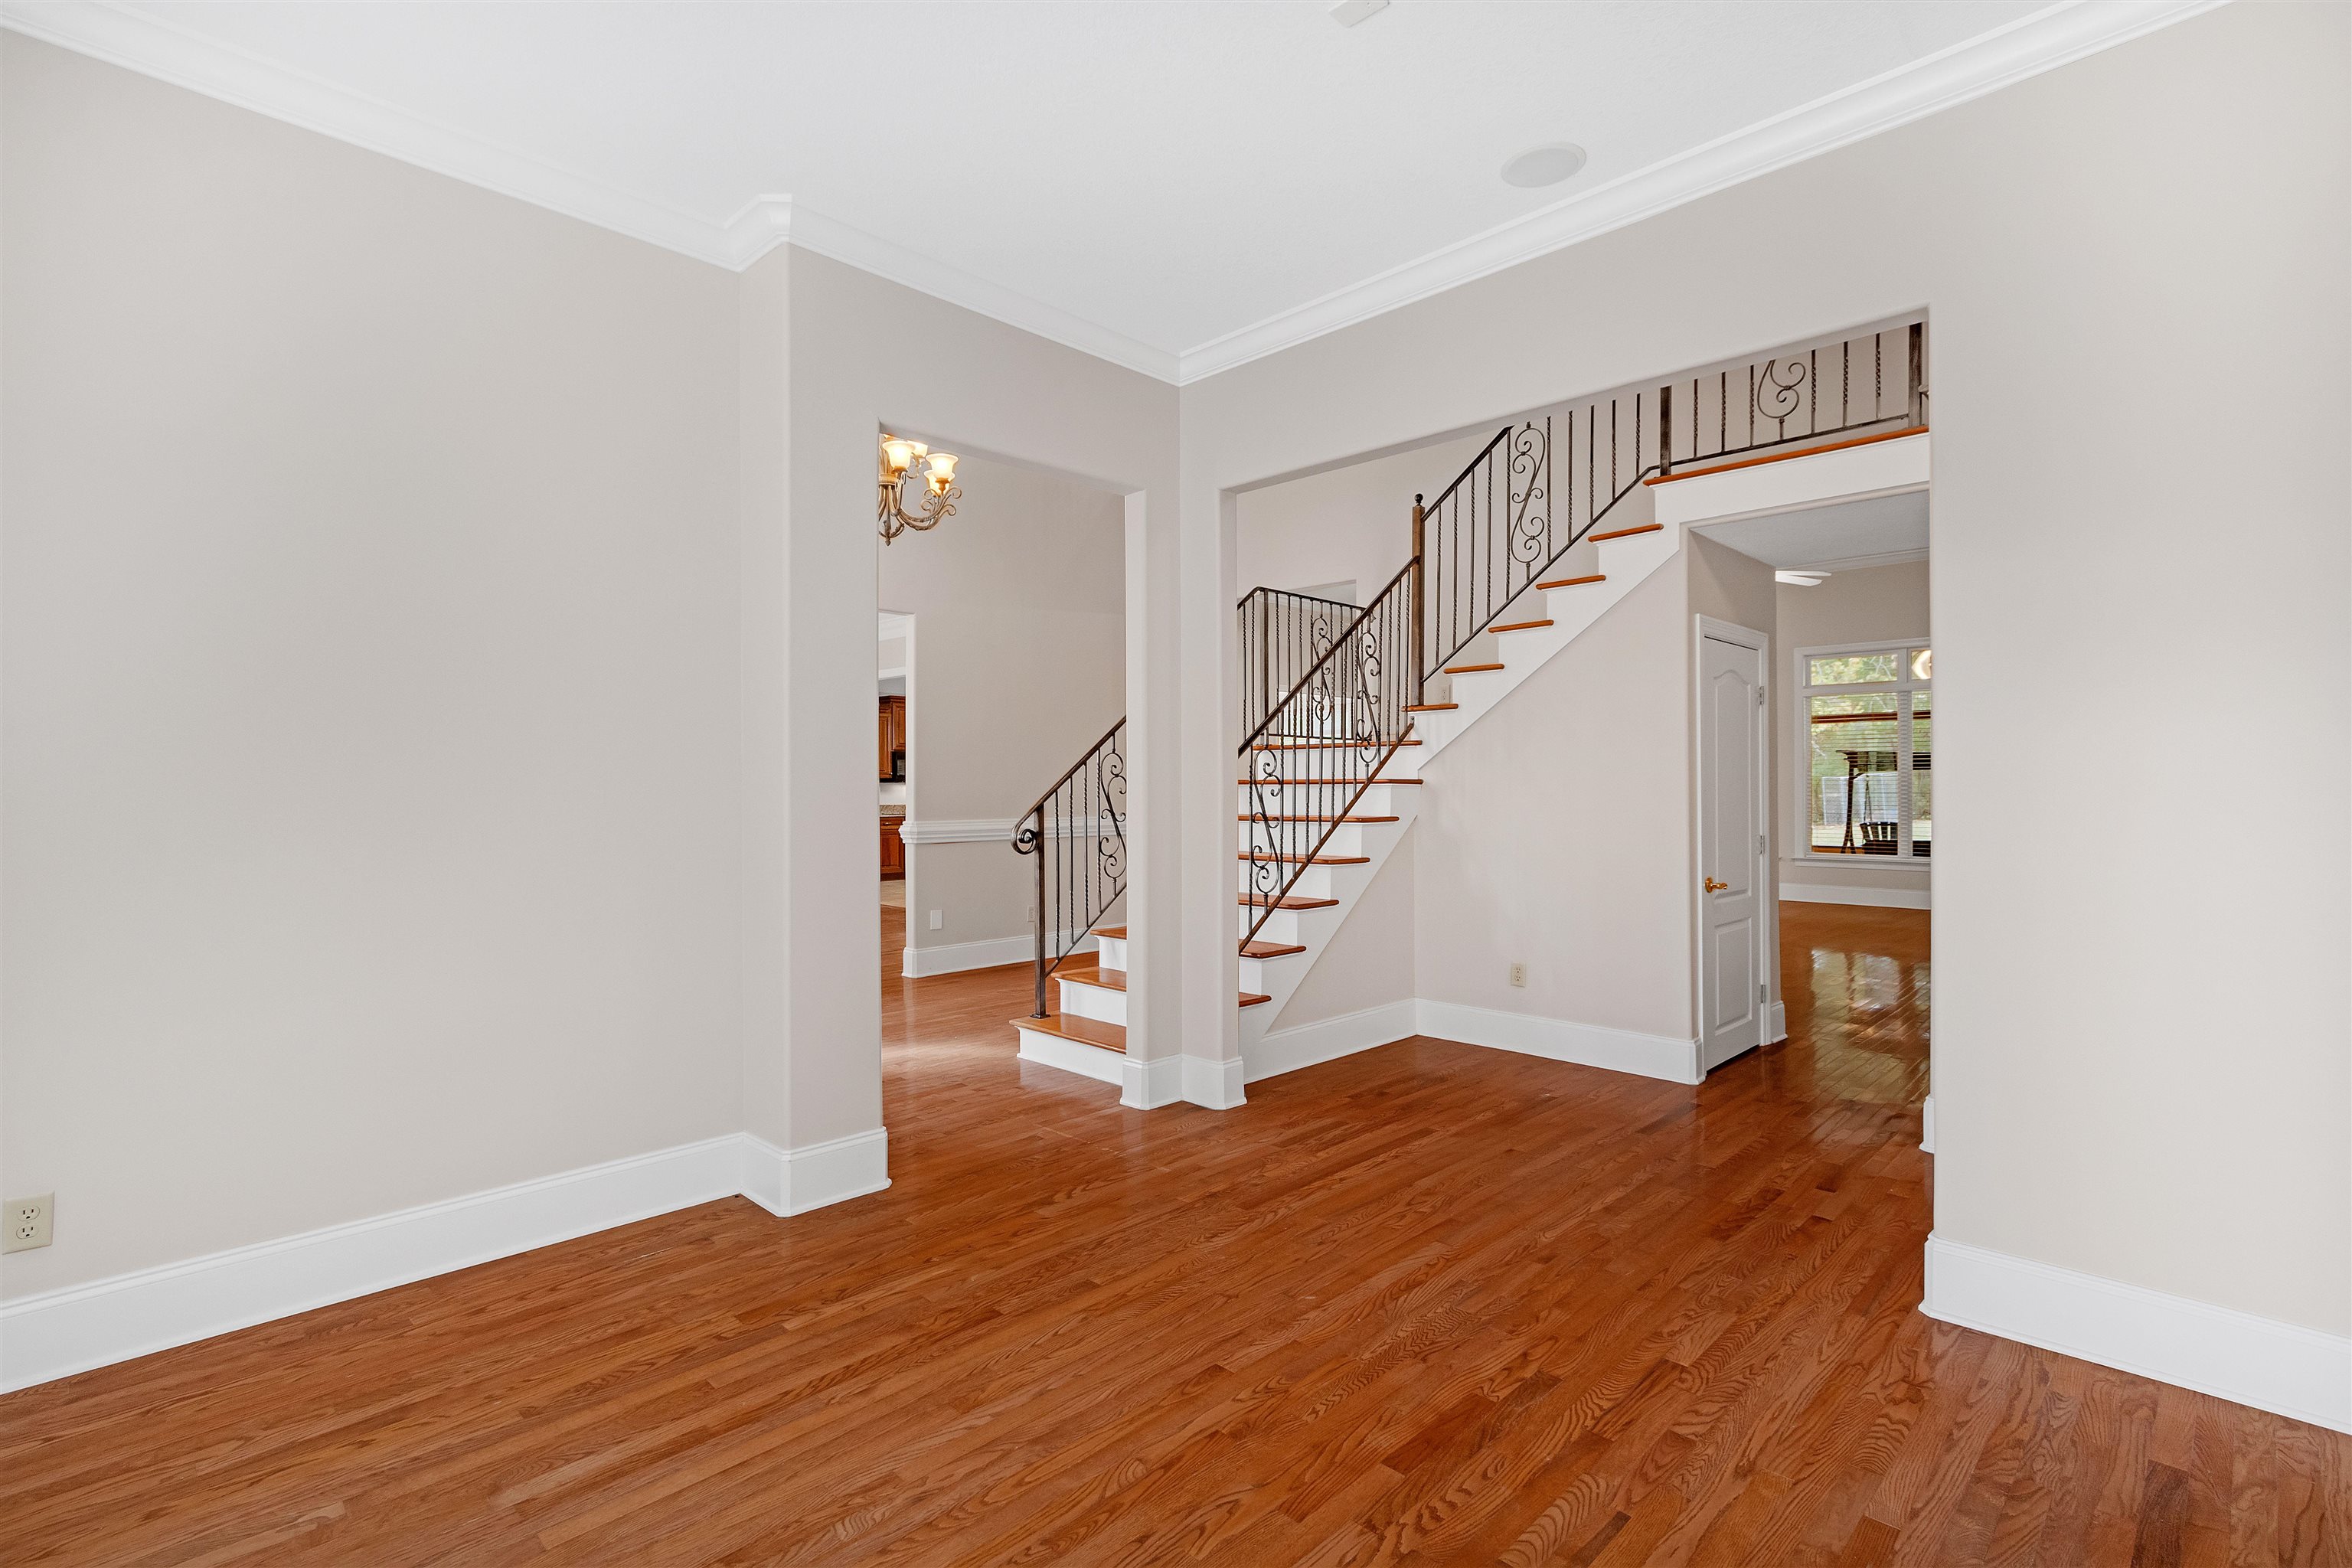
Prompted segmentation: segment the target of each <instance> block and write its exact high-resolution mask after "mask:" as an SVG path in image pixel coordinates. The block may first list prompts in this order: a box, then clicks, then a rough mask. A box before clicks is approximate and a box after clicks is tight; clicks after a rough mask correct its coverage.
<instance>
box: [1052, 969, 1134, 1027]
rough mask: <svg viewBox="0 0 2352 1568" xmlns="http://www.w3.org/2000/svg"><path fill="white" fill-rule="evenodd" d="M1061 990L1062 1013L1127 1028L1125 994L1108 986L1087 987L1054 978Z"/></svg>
mask: <svg viewBox="0 0 2352 1568" xmlns="http://www.w3.org/2000/svg"><path fill="white" fill-rule="evenodd" d="M1055 982H1056V983H1057V984H1059V985H1060V986H1061V988H1062V1011H1063V1012H1064V1013H1065V1014H1066V1015H1067V1016H1070V1017H1073V1018H1092V1019H1093V1020H1094V1021H1095V1022H1097V1023H1098V1024H1117V1025H1118V1026H1119V1027H1120V1028H1122V1029H1123V1028H1125V1027H1127V993H1126V992H1124V991H1118V990H1114V989H1112V988H1111V987H1110V986H1108V985H1089V984H1087V983H1086V982H1084V981H1082V980H1066V979H1063V978H1062V977H1061V976H1059V975H1056V976H1055Z"/></svg>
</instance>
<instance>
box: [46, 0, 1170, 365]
mask: <svg viewBox="0 0 2352 1568" xmlns="http://www.w3.org/2000/svg"><path fill="white" fill-rule="evenodd" d="M0 27H6V28H8V29H10V30H12V31H15V32H18V33H22V34H24V35H25V36H26V37H33V38H38V39H41V40H42V41H43V42H45V43H50V44H55V45H57V46H58V47H60V48H67V49H71V50H73V51H74V52H75V53H77V54H83V55H88V56H89V57H90V58H93V59H100V60H103V61H105V62H106V63H108V64H109V65H115V66H121V68H124V69H126V70H132V71H137V72H138V73H139V74H141V75H142V76H150V77H153V78H155V79H158V80H161V81H167V82H170V83H172V84H173V86H175V87H183V88H186V89H188V90H189V91H191V92H197V93H202V94H203V95H204V96H205V97H206V98H212V99H217V100H220V101H222V102H224V103H230V104H235V105H236V107H238V108H240V109H247V110H252V111H253V112H254V113H256V114H261V115H266V116H268V118H269V119H272V120H277V121H284V122H285V123H287V124H289V125H296V126H299V127H301V128H302V129H303V130H305V131H314V132H318V133H319V134H320V135H322V136H330V137H332V138H334V139H335V140H336V141H338V142H349V143H351V144H352V145H353V146H355V147H363V148H365V149H367V150H368V151H369V152H372V153H382V154H383V155H384V156H385V157H387V158H396V159H398V160H399V161H400V162H402V163H412V164H415V166H416V167H418V168H421V169H429V170H431V171H432V172H433V173H435V174H446V175H447V176H448V177H449V178H451V179H453V180H460V181H463V182H464V183H466V184H469V185H478V186H479V187H481V188H482V189H484V190H488V191H495V192H497V193H498V194H499V195H505V196H512V197H514V198H515V199H516V200H518V201H523V202H529V203H530V204H531V205H533V206H538V207H544V208H546V209H547V210H549V211H550V212H556V213H562V215H563V216H566V217H572V218H577V219H579V220H580V221H581V222H583V223H589V224H593V225H595V226H597V227H599V228H605V229H611V230H613V231H614V233H617V234H625V235H627V236H628V237H631V238H633V239H641V240H644V241H645V242H646V244H648V245H656V246H659V247H662V248H663V249H665V250H670V251H675V252H677V254H679V255H681V256H689V257H692V258H694V259H696V260H698V261H707V262H709V263H711V264H712V265H713V266H718V267H724V268H728V269H729V270H730V271H736V272H740V271H741V270H743V269H744V268H747V267H749V266H751V264H752V263H753V262H755V261H757V260H759V259H760V258H761V257H763V256H765V255H767V254H768V252H769V251H771V250H773V249H774V248H775V247H777V246H779V245H783V244H786V243H790V244H793V245H797V246H800V247H803V249H807V250H813V251H814V252H816V253H817V254H818V255H820V256H826V257H830V258H833V259H834V260H835V261H840V262H844V263H846V264H847V265H849V266H851V267H855V268H858V269H859V270H861V271H865V272H871V273H874V274H876V275H877V277H882V278H887V279H889V280H890V281H892V282H894V283H899V284H903V285H905V286H906V287H908V288H909V289H915V290H917V291H918V292H919V293H924V294H929V295H932V296H933V297H935V298H938V299H940V300H946V301H948V302H949V303H950V304H952V305H961V306H962V307H963V308H964V309H966V310H973V311H977V312H978V313H980V314H981V315H983V316H989V317H992V318H993V319H995V320H997V321H1003V322H1004V323H1005V324H1006V325H1008V326H1013V327H1018V328H1020V329H1021V330H1022V331H1026V332H1033V333H1034V334H1036V335H1037V336H1039V337H1042V338H1047V339H1050V340H1052V341H1053V342H1058V343H1061V344H1063V345H1064V346H1065V347H1067V348H1073V349H1076V350H1077V351H1079V352H1080V353H1088V354H1092V355H1094V356H1095V357H1096V358H1097V359H1104V360H1108V361H1109V362H1111V363H1113V364H1118V365H1124V366H1126V367H1127V368H1128V369H1129V370H1133V371H1139V372H1140V373H1141V374H1145V375H1149V376H1151V377H1153V378H1154V379H1156V380H1160V381H1173V380H1175V379H1176V355H1175V354H1174V353H1171V351H1169V350H1166V349H1158V348H1153V347H1152V346H1150V344H1148V343H1142V342H1137V341H1136V340H1134V339H1133V338H1129V337H1127V336H1126V335H1124V334H1122V333H1119V332H1116V331H1112V330H1111V329H1109V328H1108V327H1105V326H1101V325H1098V324H1097V323H1096V322H1093V321H1087V320H1084V319H1083V318H1081V317H1078V316H1075V315H1072V314H1071V313H1070V312H1068V311H1066V310H1059V309H1056V308H1055V307H1054V306H1052V305H1048V304H1045V302H1043V301H1042V300H1032V299H1030V298H1028V297H1027V296H1026V295H1024V294H1021V293H1019V292H1017V291H1015V290H1013V289H1006V288H1003V287H1002V286H1000V285H998V284H995V283H992V282H990V281H988V280H987V279H983V278H976V277H974V276H972V275H971V273H968V272H965V271H963V270H961V268H955V267H951V266H950V265H948V264H947V263H945V262H941V261H935V260H933V259H931V258H929V257H925V256H919V255H917V254H916V253H914V252H913V251H910V250H908V249H905V248H904V247H899V246H897V245H893V244H891V243H890V242H889V241H887V240H885V239H881V238H877V237H875V236H873V235H870V234H866V233H865V232H864V231H862V230H859V229H856V228H852V227H851V226H849V225H847V224H845V223H840V222H837V221H835V219H832V218H829V217H826V216H824V215H822V214H820V213H815V212H812V211H811V210H810V209H809V208H808V207H806V206H805V205H800V204H797V203H795V202H794V201H793V198H792V197H791V196H790V195H760V196H755V197H753V198H752V199H751V201H749V202H747V203H745V204H744V205H743V206H742V208H741V209H740V210H739V211H738V212H737V213H736V214H735V215H734V216H732V217H730V218H728V219H727V220H725V221H724V222H719V221H714V220H712V219H709V218H706V217H700V216H696V215H694V214H691V213H684V212H679V211H677V209H675V208H672V207H668V206H665V205H662V204H661V203H659V202H654V201H649V200H647V199H646V198H645V197H643V196H639V195H635V194H633V193H631V192H628V191H624V190H621V189H619V188H617V187H615V186H613V185H608V184H604V183H603V182H602V181H599V180H594V179H591V178H589V177H588V176H586V175H584V174H575V173H573V172H572V171H571V170H569V169H564V168H562V167H559V166H558V165H556V164H553V163H548V162H546V161H545V160H544V159H541V158H538V157H535V156H533V155H531V154H530V153H520V152H517V151H516V150H514V149H513V148H510V147H504V146H500V145H499V144H498V143H497V142H490V141H488V140H486V139H484V138H482V137H478V136H476V135H474V134H472V133H471V132H464V131H459V130H457V129H456V128H454V127H452V126H448V125H444V124H442V123H440V122H439V121H434V120H429V119H427V118H425V116H423V115H419V114H415V113H412V112H411V111H409V110H404V109H401V108H397V107H395V106H394V105H392V104H388V103H384V102H383V101H381V100H377V99H373V98H370V97H368V96H367V95H365V94H363V93H359V92H354V91H352V90H351V89H348V88H344V87H340V86H337V85H336V84H334V83H333V82H330V81H327V80H324V79H320V78H319V77H316V76H312V75H311V74H310V73H309V72H307V71H301V70H297V69H295V68H291V67H289V66H285V65H281V64H278V63H277V62H276V61H272V60H268V59H264V58H261V57H259V56H257V55H254V54H251V53H249V52H247V51H246V50H244V49H240V48H236V47H233V46H231V45H227V44H224V43H221V42H219V41H217V40H215V39H212V38H207V37H202V36H200V35H198V34H195V33H192V32H190V31H188V30H187V29H185V28H184V27H181V26H177V25H176V24H174V23H173V22H172V21H170V20H169V19H167V18H166V17H164V16H156V15H154V14H152V13H150V12H145V11H133V10H131V9H128V8H127V7H125V6H123V5H119V4H116V3H115V0H5V4H0Z"/></svg>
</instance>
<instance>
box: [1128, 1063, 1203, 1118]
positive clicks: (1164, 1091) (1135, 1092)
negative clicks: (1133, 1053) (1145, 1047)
mask: <svg viewBox="0 0 2352 1568" xmlns="http://www.w3.org/2000/svg"><path fill="white" fill-rule="evenodd" d="M1185 1060H1186V1058H1182V1057H1155V1058H1152V1059H1151V1060H1150V1061H1144V1062H1139V1061H1138V1060H1136V1059H1135V1058H1133V1057H1129V1058H1126V1060H1125V1061H1124V1062H1122V1063H1121V1064H1120V1078H1119V1089H1118V1102H1119V1103H1120V1104H1121V1105H1124V1106H1127V1107H1129V1109H1131V1110H1158V1109H1159V1108H1160V1107H1161V1106H1163V1105H1173V1104H1175V1103H1176V1102H1177V1101H1178V1100H1182V1099H1183V1098H1184V1080H1185V1079H1186V1077H1187V1076H1188V1075H1187V1073H1186V1071H1185Z"/></svg>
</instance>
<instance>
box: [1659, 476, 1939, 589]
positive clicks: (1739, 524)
mask: <svg viewBox="0 0 2352 1568" xmlns="http://www.w3.org/2000/svg"><path fill="white" fill-rule="evenodd" d="M1691 531H1692V532H1694V533H1703V534H1705V535H1706V536H1707V537H1708V538H1709V539H1712V540H1714V541H1715V542H1717V544H1726V545H1729V546H1730V547H1731V548H1732V549H1734V550H1737V551H1738V552H1740V553H1741V554H1742V555H1747V556H1751V557H1753V558H1754V559H1756V560H1758V561H1761V562H1762V563H1764V564H1765V565H1767V566H1770V567H1773V568H1775V569H1779V570H1786V569H1788V568H1790V567H1792V566H1817V567H1822V568H1825V569H1827V570H1830V571H1832V572H1839V571H1844V572H1851V571H1854V570H1856V569H1858V568H1860V567H1864V566H1888V565H1892V564H1894V563H1895V562H1897V561H1924V560H1926V559H1927V491H1926V490H1924V489H1916V490H1904V491H1900V492H1898V493H1896V494H1894V495H1884V496H1866V497H1864V499H1862V500H1850V501H1840V502H1838V503H1837V504H1836V505H1835V506H1813V507H1801V508H1798V509H1796V510H1790V511H1776V512H1773V513H1771V514H1769V516H1765V517H1744V518H1741V519H1739V520H1738V521H1735V522H1710V523H1704V524H1701V525H1698V526H1696V527H1694V528H1693V529H1692V530H1691Z"/></svg>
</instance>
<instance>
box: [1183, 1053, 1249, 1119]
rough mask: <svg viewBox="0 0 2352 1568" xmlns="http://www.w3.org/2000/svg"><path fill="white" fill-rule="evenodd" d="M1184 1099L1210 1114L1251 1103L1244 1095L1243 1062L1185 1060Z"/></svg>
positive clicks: (1217, 1059)
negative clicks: (1203, 1107)
mask: <svg viewBox="0 0 2352 1568" xmlns="http://www.w3.org/2000/svg"><path fill="white" fill-rule="evenodd" d="M1181 1060H1182V1062H1183V1064H1184V1095H1183V1098H1184V1099H1185V1100H1187V1101H1189V1102H1190V1103H1192V1104H1193V1105H1201V1106H1206V1107H1207V1108H1208V1109H1209V1110H1239V1109H1240V1108H1241V1107H1242V1106H1244V1105H1245V1104H1247V1103H1248V1102H1249V1097H1248V1095H1247V1094H1245V1093H1244V1091H1243V1089H1242V1080H1243V1079H1244V1076H1245V1075H1244V1071H1243V1066H1242V1058H1239V1057H1226V1058H1222V1059H1220V1058H1215V1057H1189V1056H1188V1057H1184V1058H1181Z"/></svg>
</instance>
